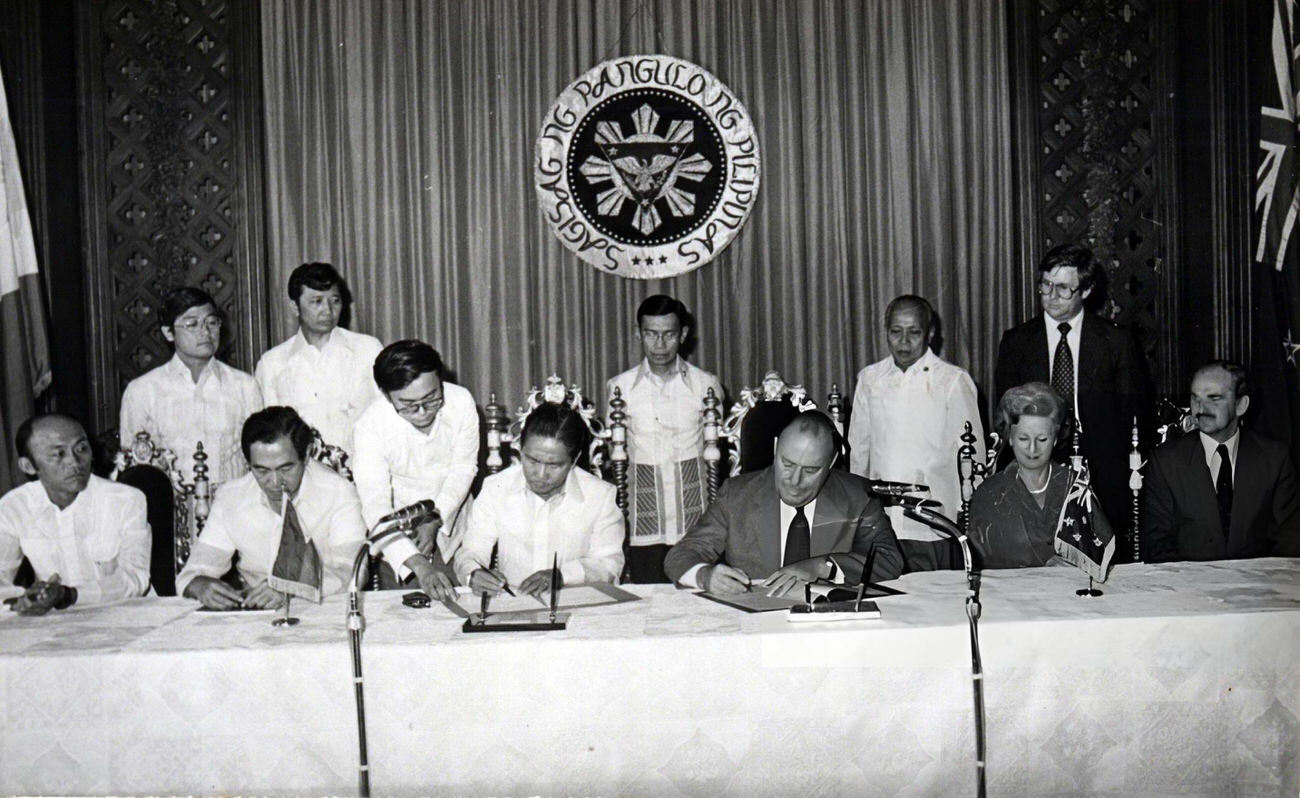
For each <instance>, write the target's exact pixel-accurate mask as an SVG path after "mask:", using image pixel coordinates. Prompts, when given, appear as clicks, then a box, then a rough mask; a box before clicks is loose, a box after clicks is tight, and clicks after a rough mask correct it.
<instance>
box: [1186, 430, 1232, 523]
mask: <svg viewBox="0 0 1300 798" xmlns="http://www.w3.org/2000/svg"><path fill="white" fill-rule="evenodd" d="M1181 440H1185V441H1187V443H1186V444H1185V445H1184V447H1183V452H1182V460H1183V466H1184V467H1185V468H1186V469H1187V473H1188V474H1189V475H1190V476H1191V479H1190V480H1189V481H1188V488H1189V491H1188V493H1189V494H1190V504H1191V505H1192V506H1193V508H1194V509H1193V511H1192V512H1191V513H1189V515H1191V516H1192V517H1193V518H1197V517H1200V518H1207V519H1209V524H1210V525H1211V526H1212V527H1218V529H1219V534H1220V535H1222V536H1223V539H1224V540H1225V542H1226V539H1227V535H1226V534H1224V530H1223V525H1222V524H1220V523H1219V498H1218V497H1219V494H1218V491H1216V490H1215V489H1214V477H1213V476H1212V475H1211V474H1210V467H1209V466H1208V465H1206V464H1205V447H1203V446H1201V433H1199V432H1197V431H1195V430H1193V431H1191V432H1189V433H1187V434H1186V435H1184V436H1183V438H1182V439H1181ZM1237 459H1238V460H1240V459H1241V452H1240V450H1238V452H1237ZM1237 473H1238V474H1240V473H1241V471H1240V465H1238V471H1237Z"/></svg>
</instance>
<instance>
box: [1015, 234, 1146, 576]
mask: <svg viewBox="0 0 1300 798" xmlns="http://www.w3.org/2000/svg"><path fill="white" fill-rule="evenodd" d="M1104 278H1105V272H1104V271H1103V270H1102V266H1101V264H1100V263H1098V262H1097V260H1096V258H1094V257H1093V255H1092V252H1091V251H1090V250H1088V249H1087V248H1085V247H1082V246H1078V245H1074V244H1067V245H1062V246H1058V247H1055V248H1054V249H1052V250H1051V251H1049V252H1048V253H1047V255H1046V256H1044V257H1043V260H1042V262H1041V263H1040V264H1039V266H1038V296H1039V301H1040V302H1041V303H1042V308H1043V312H1042V313H1040V314H1039V315H1037V316H1035V317H1034V318H1032V319H1030V320H1029V321H1027V322H1025V323H1024V324H1021V325H1020V326H1018V327H1013V328H1012V329H1010V330H1007V332H1006V333H1004V334H1003V336H1002V343H1001V344H1000V345H999V346H998V363H997V371H996V373H995V375H994V383H995V387H994V396H999V397H1000V396H1002V395H1003V394H1005V393H1006V392H1007V391H1008V390H1010V389H1011V388H1013V387H1015V386H1017V385H1024V384H1025V383H1028V382H1045V383H1047V384H1049V385H1051V386H1052V387H1053V388H1055V389H1056V392H1057V393H1058V394H1060V395H1061V398H1062V399H1064V400H1065V402H1066V405H1067V406H1068V411H1069V412H1068V415H1069V416H1070V417H1072V418H1073V419H1075V421H1076V422H1077V423H1078V425H1079V438H1080V440H1079V445H1080V451H1081V453H1082V454H1083V456H1084V457H1085V458H1086V459H1087V461H1088V464H1089V466H1090V468H1091V472H1092V486H1093V489H1094V491H1095V492H1096V494H1097V498H1098V500H1100V502H1101V506H1102V510H1103V511H1104V513H1105V515H1106V517H1107V518H1127V517H1128V516H1129V515H1130V514H1131V503H1132V497H1131V495H1130V493H1129V489H1128V478H1129V471H1128V453H1129V451H1130V449H1131V448H1132V430H1133V417H1134V415H1135V414H1136V413H1139V412H1140V411H1141V410H1144V409H1145V408H1143V402H1144V401H1146V397H1147V395H1148V389H1147V384H1146V370H1145V368H1144V367H1143V364H1142V356H1141V355H1140V354H1139V352H1138V348H1137V344H1136V343H1135V342H1134V340H1133V336H1132V335H1130V334H1129V333H1128V331H1127V330H1123V329H1121V328H1119V327H1116V326H1115V325H1114V324H1112V323H1111V322H1109V321H1106V320H1105V319H1102V318H1100V317H1098V316H1095V315H1093V314H1091V313H1087V312H1085V310H1084V305H1085V303H1086V302H1088V301H1089V300H1093V301H1094V302H1100V300H1101V299H1102V297H1103V296H1104V294H1105V287H1104V285H1103V284H1102V282H1103V280H1104ZM1142 420H1143V421H1144V422H1145V418H1144V419H1142ZM1070 447H1071V440H1070V436H1069V435H1062V436H1061V441H1060V444H1059V445H1058V458H1059V457H1064V456H1065V455H1067V454H1068V453H1069V451H1070ZM1116 526H1117V527H1122V526H1123V525H1122V524H1117V525H1116ZM1131 553H1132V547H1131V546H1130V545H1127V544H1121V545H1119V547H1118V548H1117V554H1118V555H1120V556H1124V555H1131Z"/></svg>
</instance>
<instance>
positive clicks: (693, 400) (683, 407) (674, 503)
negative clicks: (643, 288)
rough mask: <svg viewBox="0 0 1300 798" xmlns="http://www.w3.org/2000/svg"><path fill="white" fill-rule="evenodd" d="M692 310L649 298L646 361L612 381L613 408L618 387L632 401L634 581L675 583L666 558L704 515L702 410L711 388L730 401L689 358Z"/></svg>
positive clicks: (641, 319) (644, 324) (643, 343)
mask: <svg viewBox="0 0 1300 798" xmlns="http://www.w3.org/2000/svg"><path fill="white" fill-rule="evenodd" d="M688 319H689V317H688V315H687V312H686V307H685V306H684V305H682V303H681V302H679V301H677V300H676V299H673V298H672V297H670V296H665V295H663V294H656V295H654V296H651V297H648V298H647V299H646V300H645V301H644V302H642V303H641V306H640V307H638V308H637V311H636V337H637V342H638V343H639V344H640V349H641V362H640V363H638V364H637V365H636V366H634V367H633V368H630V369H628V370H627V371H625V372H623V373H622V374H619V375H618V376H616V377H614V378H613V379H611V380H609V382H608V383H607V384H606V386H605V399H606V403H605V406H606V408H608V407H609V400H610V399H612V398H613V396H614V389H615V388H618V389H619V391H620V392H621V394H622V397H623V401H624V402H626V403H627V407H626V408H625V412H626V413H627V433H628V434H627V444H628V446H627V448H628V457H629V459H630V461H631V462H630V463H629V467H628V493H629V496H628V508H629V518H628V522H629V529H630V530H631V535H630V536H629V548H628V555H627V565H628V571H629V573H630V575H631V578H632V581H633V582H640V583H646V582H667V581H668V576H667V574H665V573H664V555H666V554H667V553H668V547H669V546H672V545H673V544H674V543H676V542H677V541H679V540H681V539H682V537H683V536H684V535H685V534H686V531H687V530H689V529H690V528H691V527H692V526H693V525H694V524H695V522H696V520H697V519H699V517H700V515H701V514H702V513H703V512H704V502H705V499H706V496H707V483H706V477H707V472H706V471H705V468H704V459H703V455H704V430H703V426H702V424H701V420H702V417H701V413H702V412H703V410H704V397H705V396H706V395H707V394H708V392H709V389H710V388H712V389H713V393H714V395H715V396H717V397H718V402H719V407H721V402H722V400H723V396H722V385H721V384H720V383H719V382H718V378H717V377H715V376H713V375H712V374H710V373H709V372H707V371H705V370H704V369H702V368H699V367H698V366H695V365H693V364H691V363H688V362H686V360H685V358H683V357H681V355H680V353H679V350H680V349H681V347H682V344H683V343H685V342H686V339H687V338H688V337H689V335H690V331H691V330H690V326H689V321H688Z"/></svg>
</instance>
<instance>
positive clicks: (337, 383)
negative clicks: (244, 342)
mask: <svg viewBox="0 0 1300 798" xmlns="http://www.w3.org/2000/svg"><path fill="white" fill-rule="evenodd" d="M346 302H347V285H346V284H345V283H344V282H343V278H342V277H341V276H340V275H339V273H338V272H337V271H336V270H335V269H334V267H333V266H331V265H330V264H328V263H304V264H303V265H301V266H299V267H298V268H296V269H294V270H293V274H291V275H289V307H290V309H291V310H292V312H293V316H294V318H295V319H297V320H298V331H297V332H296V333H294V335H293V336H292V337H291V338H289V340H287V341H285V342H284V343H282V344H280V345H279V346H276V347H274V348H272V349H270V350H268V351H267V353H266V354H264V355H262V358H261V360H259V361H257V369H256V370H255V371H254V376H256V377H257V384H258V386H259V387H260V388H261V389H262V398H263V399H265V400H266V403H267V404H268V405H288V406H290V407H292V408H294V409H295V410H297V411H298V413H299V414H300V415H301V416H302V418H303V420H304V421H306V422H307V423H308V424H310V425H312V426H313V427H315V428H316V430H317V431H318V432H320V434H321V437H322V438H323V439H324V440H325V442H326V443H329V444H333V445H335V446H339V447H342V448H343V449H344V450H345V451H347V452H348V453H349V454H351V453H352V448H353V447H352V427H353V425H354V424H356V420H357V418H359V417H360V416H361V414H362V413H363V412H364V411H365V409H366V408H367V407H369V406H370V404H371V403H372V402H374V401H376V400H377V399H379V398H381V397H380V393H379V388H378V387H377V386H376V385H375V380H374V378H373V377H372V376H371V369H372V367H373V365H374V362H375V357H376V356H377V355H378V354H379V351H380V350H381V349H383V348H384V346H383V344H381V343H379V339H378V338H374V337H372V336H369V335H364V334H362V333H357V332H352V331H351V330H349V329H347V328H345V327H340V326H339V319H340V317H341V316H342V315H343V311H344V306H345V304H346Z"/></svg>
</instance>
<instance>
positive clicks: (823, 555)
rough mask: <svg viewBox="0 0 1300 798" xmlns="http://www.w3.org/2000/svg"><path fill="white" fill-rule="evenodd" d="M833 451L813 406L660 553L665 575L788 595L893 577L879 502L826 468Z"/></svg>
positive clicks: (894, 563) (892, 551)
mask: <svg viewBox="0 0 1300 798" xmlns="http://www.w3.org/2000/svg"><path fill="white" fill-rule="evenodd" d="M836 448H837V447H836V445H835V435H834V431H833V427H832V426H831V422H830V419H828V418H827V417H826V416H825V415H823V414H822V413H819V412H817V411H815V410H814V411H809V412H807V413H801V414H800V415H798V416H796V417H795V418H794V419H793V420H792V421H791V422H790V423H789V424H788V425H786V428H785V429H784V430H782V432H781V435H780V437H779V438H777V443H776V456H775V459H774V461H773V463H772V465H771V466H769V467H767V468H765V469H763V470H762V471H755V472H752V473H749V474H742V475H740V476H738V477H734V478H732V479H730V480H728V481H727V482H726V483H725V484H724V485H723V486H722V490H721V492H719V494H718V498H717V501H715V502H713V504H711V505H710V506H709V509H708V510H707V511H706V512H705V513H704V515H703V516H702V517H701V518H700V520H699V522H698V523H696V524H695V526H694V527H692V528H691V531H690V532H688V533H687V534H686V537H684V538H682V540H681V542H679V543H678V544H677V545H676V546H674V547H673V548H672V549H671V550H670V551H669V552H668V556H667V558H666V559H665V560H664V570H665V571H666V572H667V574H668V577H669V578H670V579H672V580H673V581H674V582H676V583H677V584H679V585H681V586H683V587H696V588H700V589H702V590H705V591H708V592H710V593H719V594H725V593H741V592H745V591H746V590H749V589H751V588H752V587H753V588H757V587H761V588H762V589H764V590H767V591H769V592H771V593H772V594H773V595H786V594H794V595H797V594H796V593H794V591H796V590H797V589H798V588H800V587H802V585H803V584H804V583H806V582H810V581H813V580H816V579H831V580H833V581H843V582H846V583H848V584H856V583H858V582H859V581H863V580H864V576H866V577H868V578H867V579H866V580H865V581H871V582H882V581H887V580H890V579H895V578H897V577H898V575H899V574H900V573H902V570H903V555H902V553H901V552H900V551H899V548H898V540H897V539H896V538H895V537H894V530H893V528H892V527H891V526H890V524H889V518H888V517H887V516H886V515H885V510H884V507H883V506H882V505H881V504H880V502H879V500H877V499H875V498H873V497H872V496H871V494H870V493H868V491H867V482H866V480H864V479H862V478H861V477H857V476H854V475H852V474H847V473H845V472H842V471H833V470H831V464H832V462H834V460H835V455H836ZM867 563H870V564H871V565H870V572H869V573H868V574H865V575H864V573H863V571H864V570H865V569H866V568H867Z"/></svg>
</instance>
